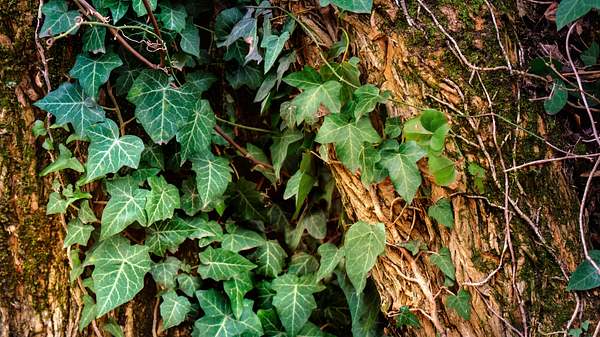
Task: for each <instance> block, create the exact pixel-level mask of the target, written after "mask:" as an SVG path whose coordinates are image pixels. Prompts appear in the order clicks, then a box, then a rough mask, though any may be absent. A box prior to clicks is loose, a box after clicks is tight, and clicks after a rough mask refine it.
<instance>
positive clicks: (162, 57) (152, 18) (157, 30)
mask: <svg viewBox="0 0 600 337" xmlns="http://www.w3.org/2000/svg"><path fill="white" fill-rule="evenodd" d="M142 2H143V3H144V7H145V8H146V12H148V17H149V18H150V21H151V22H152V26H154V32H155V33H156V35H158V38H159V39H160V41H161V42H162V41H163V38H162V35H161V34H160V28H158V22H156V17H155V16H154V12H152V6H150V2H148V0H142ZM161 44H162V43H161ZM159 52H160V66H161V67H164V66H165V52H164V50H163V49H162V48H160V50H159Z"/></svg>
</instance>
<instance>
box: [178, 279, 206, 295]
mask: <svg viewBox="0 0 600 337" xmlns="http://www.w3.org/2000/svg"><path fill="white" fill-rule="evenodd" d="M176 280H177V285H178V286H179V290H181V291H182V292H183V293H184V294H186V295H187V296H189V297H193V296H194V293H195V292H196V290H198V289H199V288H200V279H199V278H198V277H196V276H192V275H189V274H179V275H177V278H176Z"/></svg>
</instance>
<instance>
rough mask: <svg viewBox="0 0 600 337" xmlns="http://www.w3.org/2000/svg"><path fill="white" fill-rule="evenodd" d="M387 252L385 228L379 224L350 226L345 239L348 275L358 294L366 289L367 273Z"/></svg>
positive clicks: (363, 223)
mask: <svg viewBox="0 0 600 337" xmlns="http://www.w3.org/2000/svg"><path fill="white" fill-rule="evenodd" d="M384 250H385V226H384V225H383V224H382V223H380V222H378V223H376V224H372V225H371V224H368V223H366V222H364V221H358V222H356V223H355V224H353V225H351V226H350V229H349V230H348V232H346V237H345V238H344V254H345V256H346V273H347V274H348V277H349V278H350V281H351V282H352V285H354V288H356V291H357V292H358V293H360V292H362V291H363V289H364V288H365V284H366V281H367V273H368V272H369V271H370V270H371V268H373V266H374V265H375V263H376V262H377V257H378V256H379V255H381V254H383V252H384Z"/></svg>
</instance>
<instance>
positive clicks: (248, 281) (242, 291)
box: [223, 273, 254, 319]
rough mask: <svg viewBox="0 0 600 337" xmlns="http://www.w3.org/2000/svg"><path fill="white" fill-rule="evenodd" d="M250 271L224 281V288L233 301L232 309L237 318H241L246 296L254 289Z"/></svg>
mask: <svg viewBox="0 0 600 337" xmlns="http://www.w3.org/2000/svg"><path fill="white" fill-rule="evenodd" d="M253 288H254V287H253V284H252V278H251V277H250V273H241V274H239V275H237V276H236V277H234V278H232V279H230V280H227V281H225V282H223V290H225V293H226V294H227V296H228V297H229V300H230V301H231V309H232V311H233V315H234V316H235V318H237V319H240V317H241V316H242V311H243V310H244V296H246V293H248V292H249V291H250V290H252V289H253Z"/></svg>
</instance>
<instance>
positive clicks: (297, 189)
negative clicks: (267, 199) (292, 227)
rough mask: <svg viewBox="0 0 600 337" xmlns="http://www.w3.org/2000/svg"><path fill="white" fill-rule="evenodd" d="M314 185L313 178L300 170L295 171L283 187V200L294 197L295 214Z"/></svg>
mask: <svg viewBox="0 0 600 337" xmlns="http://www.w3.org/2000/svg"><path fill="white" fill-rule="evenodd" d="M314 183H315V178H313V177H312V176H311V175H309V174H306V173H304V172H302V171H301V170H298V171H296V173H294V175H293V176H291V177H290V179H289V180H288V182H287V185H286V186H285V191H284V192H283V199H285V200H287V199H289V198H291V197H295V198H296V212H298V210H299V209H300V207H301V206H302V204H303V203H304V200H305V199H306V197H307V196H308V193H309V192H310V190H311V189H312V186H313V185H314Z"/></svg>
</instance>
